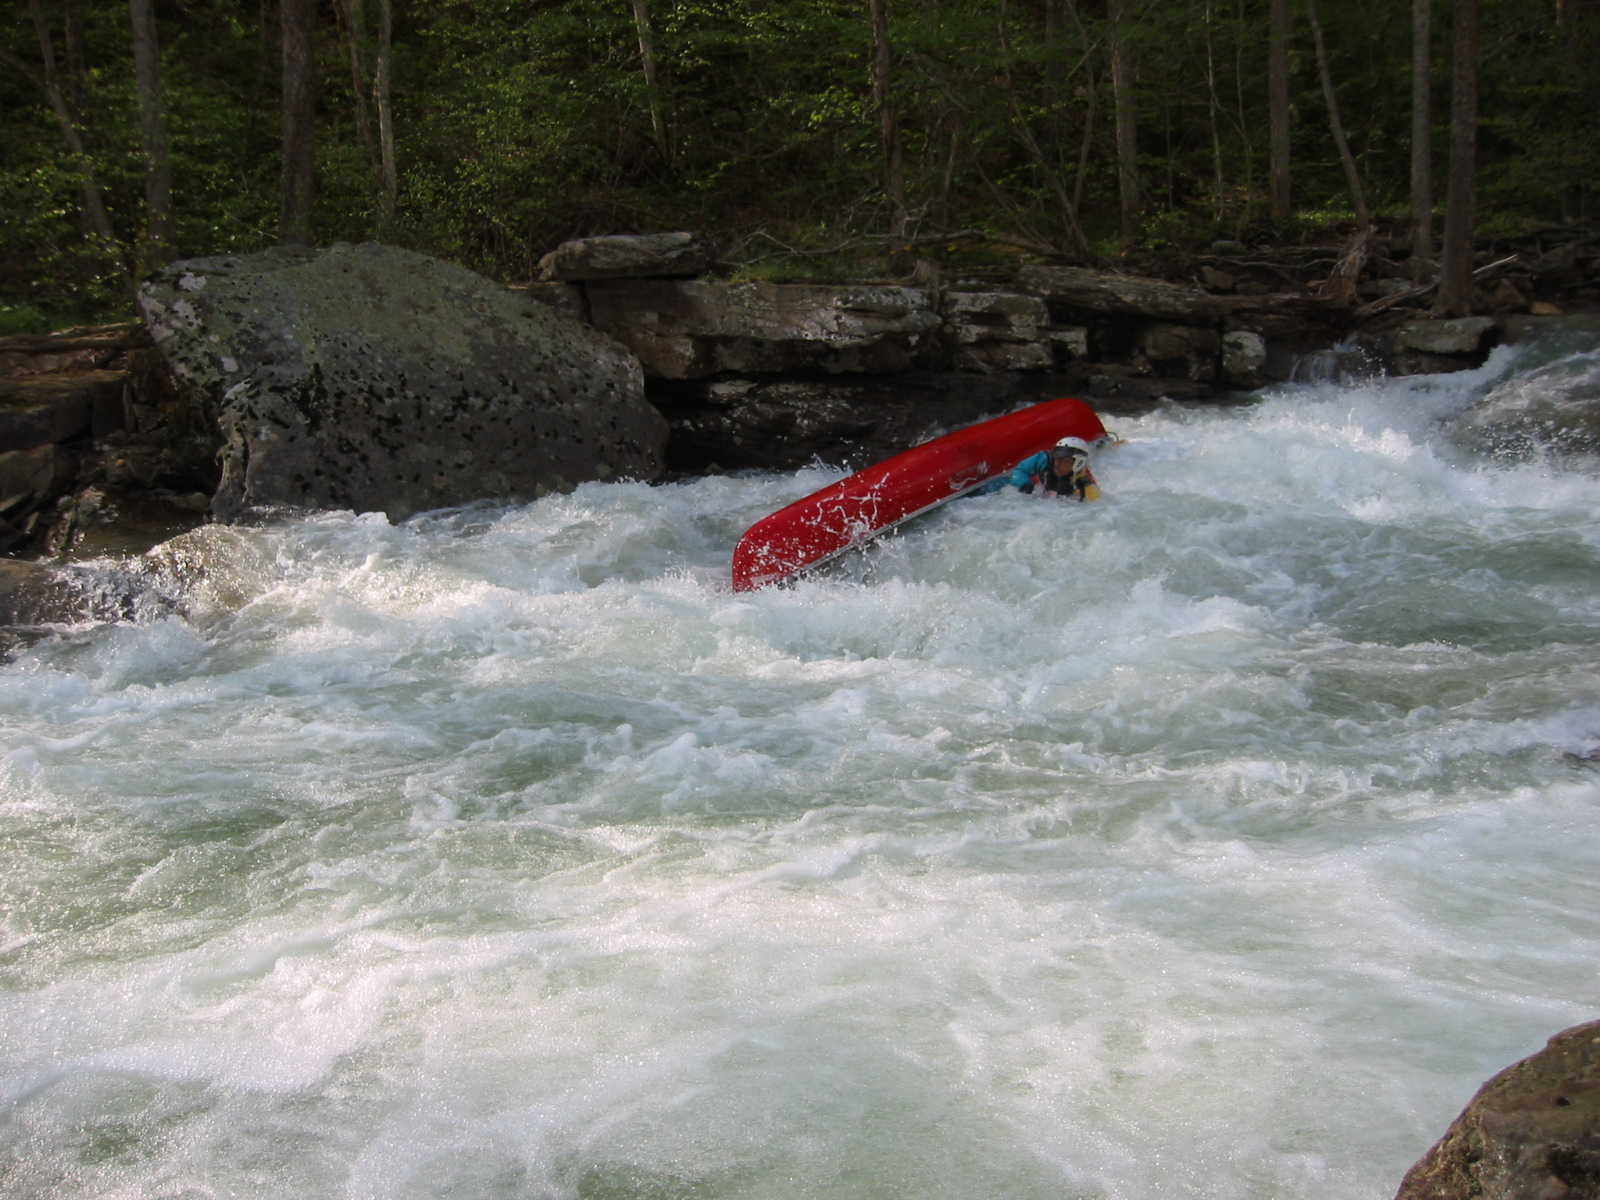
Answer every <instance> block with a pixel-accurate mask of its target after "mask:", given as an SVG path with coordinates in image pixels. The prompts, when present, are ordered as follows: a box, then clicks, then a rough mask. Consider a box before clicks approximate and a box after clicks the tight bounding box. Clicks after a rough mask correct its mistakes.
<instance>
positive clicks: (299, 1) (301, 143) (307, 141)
mask: <svg viewBox="0 0 1600 1200" xmlns="http://www.w3.org/2000/svg"><path fill="white" fill-rule="evenodd" d="M316 16H317V6H316V2H315V0H283V2H282V4H281V5H280V6H279V21H280V24H281V26H282V28H281V31H280V33H281V37H282V40H283V175H282V188H283V196H282V200H283V207H282V210H281V214H280V216H279V220H278V240H279V241H281V242H284V243H286V244H289V245H305V246H309V245H311V243H312V232H311V228H312V227H311V207H312V204H313V203H314V202H315V199H316V166H317V163H316V120H317V62H316V52H315V38H314V36H313V34H314V26H315V22H316Z"/></svg>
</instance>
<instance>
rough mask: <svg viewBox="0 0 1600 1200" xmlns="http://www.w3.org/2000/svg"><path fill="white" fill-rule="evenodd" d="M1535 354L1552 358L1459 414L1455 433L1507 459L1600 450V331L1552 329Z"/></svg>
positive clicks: (1461, 439)
mask: <svg viewBox="0 0 1600 1200" xmlns="http://www.w3.org/2000/svg"><path fill="white" fill-rule="evenodd" d="M1531 353H1533V354H1536V355H1546V356H1550V357H1551V359H1552V360H1551V361H1546V362H1545V363H1544V364H1543V365H1542V366H1535V367H1533V369H1531V370H1519V371H1518V373H1517V374H1516V375H1514V376H1513V377H1512V378H1510V379H1507V380H1505V381H1504V382H1502V383H1500V384H1498V385H1497V386H1495V387H1493V388H1491V389H1490V390H1489V391H1488V392H1487V393H1486V394H1485V395H1484V396H1483V398H1482V399H1481V400H1479V401H1478V402H1477V403H1476V404H1474V405H1473V406H1472V408H1470V409H1468V410H1467V411H1466V412H1465V413H1462V414H1461V415H1460V416H1459V417H1457V418H1455V420H1454V421H1453V422H1452V423H1451V425H1450V432H1451V434H1452V436H1453V437H1454V438H1455V439H1456V441H1458V442H1459V443H1461V444H1463V445H1465V446H1468V447H1470V448H1472V449H1475V450H1479V451H1482V452H1484V453H1488V454H1493V455H1495V456H1497V457H1501V458H1513V459H1520V458H1530V457H1536V456H1539V455H1543V454H1550V455H1555V456H1558V457H1559V456H1565V455H1600V334H1597V333H1596V332H1595V331H1592V330H1586V329H1583V328H1582V327H1576V328H1570V329H1569V328H1565V327H1562V328H1557V329H1555V330H1552V331H1546V333H1545V334H1544V337H1543V339H1542V344H1540V343H1537V342H1536V343H1535V344H1534V345H1533V346H1532V347H1531Z"/></svg>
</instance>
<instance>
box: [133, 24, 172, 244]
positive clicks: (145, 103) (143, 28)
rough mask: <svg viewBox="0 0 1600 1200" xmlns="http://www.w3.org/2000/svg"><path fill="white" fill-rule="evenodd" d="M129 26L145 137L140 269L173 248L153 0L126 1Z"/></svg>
mask: <svg viewBox="0 0 1600 1200" xmlns="http://www.w3.org/2000/svg"><path fill="white" fill-rule="evenodd" d="M128 16H129V20H130V22H131V23H132V26H133V65H134V75H135V77H136V79H137V82H138V88H139V122H140V130H141V132H142V134H143V138H144V158H145V168H144V211H145V241H144V246H143V248H142V250H141V253H140V259H141V260H142V265H143V266H144V267H145V268H152V267H159V266H161V265H163V264H164V263H167V262H169V261H171V259H172V256H173V253H174V250H175V244H176V238H175V236H174V233H173V222H172V157H171V155H170V154H169V153H168V151H167V121H166V113H165V106H164V104H163V102H162V95H161V40H160V35H159V33H158V31H157V29H156V15H155V9H154V5H153V3H152V0H128Z"/></svg>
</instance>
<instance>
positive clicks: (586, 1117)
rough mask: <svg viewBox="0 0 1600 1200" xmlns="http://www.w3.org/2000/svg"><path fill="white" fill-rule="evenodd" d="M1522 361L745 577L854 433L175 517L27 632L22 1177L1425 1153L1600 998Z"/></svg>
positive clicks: (1297, 399) (1586, 586)
mask: <svg viewBox="0 0 1600 1200" xmlns="http://www.w3.org/2000/svg"><path fill="white" fill-rule="evenodd" d="M1521 369H1523V364H1521V363H1519V362H1518V360H1517V359H1516V358H1515V357H1514V355H1511V354H1508V353H1507V352H1504V351H1501V352H1497V357H1496V358H1495V359H1493V360H1492V362H1491V364H1490V366H1489V367H1487V368H1485V369H1484V370H1483V371H1479V372H1476V373H1472V374H1468V375H1458V376H1450V377H1442V376H1441V377H1430V378H1415V379H1408V380H1392V381H1382V382H1367V383H1359V382H1358V383H1350V382H1346V383H1341V384H1327V383H1324V384H1315V385H1300V386H1295V387H1289V388H1283V389H1279V390H1277V391H1275V392H1273V393H1270V394H1267V395H1265V396H1264V397H1263V398H1262V399H1261V401H1260V402H1259V403H1257V404H1255V405H1253V406H1250V407H1245V408H1227V409H1195V408H1187V409H1178V408H1172V409H1166V410H1161V411H1157V412H1154V413H1151V414H1149V415H1145V416H1141V417H1136V418H1128V419H1116V420H1112V421H1110V422H1109V423H1110V424H1112V426H1113V427H1114V428H1115V429H1116V430H1117V431H1118V432H1120V433H1122V434H1124V435H1125V436H1127V437H1128V438H1129V439H1130V441H1129V443H1128V444H1127V445H1125V446H1123V447H1121V448H1118V449H1115V450H1111V451H1107V452H1105V453H1104V454H1103V455H1102V456H1101V458H1100V459H1099V462H1098V473H1099V475H1100V482H1101V484H1102V486H1103V489H1104V491H1105V499H1104V500H1103V501H1102V502H1101V503H1098V504H1090V505H1068V504H1062V503H1055V502H1049V501H1042V500H1035V499H1033V498H1030V497H1024V496H1021V495H1019V494H1016V493H1009V494H1002V495H995V496H989V497H982V498H977V499H970V500H964V501H961V502H959V503H956V504H953V505H951V506H949V507H947V508H945V509H943V510H941V511H939V512H937V513H934V514H932V515H930V516H928V517H925V518H923V519H921V520H919V521H917V522H914V523H912V524H911V525H909V526H906V527H905V528H904V529H903V530H901V531H900V533H898V534H897V535H895V536H893V537H890V538H888V539H885V540H884V541H883V542H882V543H880V544H878V545H877V546H875V547H873V548H871V549H870V550H868V551H867V552H865V553H860V554H857V555H855V556H853V557H851V558H850V559H848V560H847V561H844V562H842V563H840V564H838V565H837V566H836V567H834V568H830V569H828V570H827V571H825V572H824V573H822V574H820V575H818V576H816V577H813V578H810V579H808V580H806V581H803V582H801V583H800V584H798V585H797V586H794V587H790V588H783V589H772V590H766V591H762V592H757V593H752V594H734V593H733V592H732V591H731V590H730V589H729V587H728V583H727V570H728V558H729V554H730V551H731V549H732V547H733V544H734V542H735V541H736V539H737V537H738V535H739V534H740V532H741V531H742V530H743V529H744V528H745V527H746V526H748V525H749V524H751V523H752V522H754V521H755V520H757V519H758V518H760V517H761V516H763V515H765V514H766V513H767V512H769V511H771V510H773V509H774V508H777V507H779V506H780V505H782V504H785V503H787V502H789V501H790V500H793V499H796V498H798V497H799V496H801V495H803V494H805V493H807V492H809V491H812V490H814V489H815V488H817V487H820V486H822V485H823V484H825V483H828V482H830V481H831V480H832V479H834V478H836V477H837V476H838V472H837V471H836V470H830V469H826V468H823V467H817V468H815V469H808V470H804V471H800V472H798V473H784V474H766V475H753V476H747V477H739V478H713V479H706V480H702V481H697V482H692V483H685V484H679V485H670V486H663V487H655V488H652V487H646V486H642V485H634V484H621V485H615V484H614V485H590V486H584V487H582V488H580V489H578V490H577V491H576V492H574V493H572V494H570V495H566V496H561V497H557V498H551V499H546V500H541V501H539V502H538V503H535V504H531V505H527V506H522V507H514V508H475V509H471V510H467V511H453V512H449V513H441V514H433V515H430V516H428V517H426V518H422V519H418V520H415V521H412V522H409V523H406V524H403V525H400V526H392V525H390V524H388V523H387V522H386V521H385V520H383V519H382V518H381V517H376V516H372V515H358V514H351V513H326V514H320V515H316V516H313V517H310V518H308V519H303V520H294V521H289V522H285V523H280V524H275V525H271V526H269V527H263V528H250V529H221V528H210V529H207V530H203V531H200V532H198V533H197V534H193V535H189V536H188V537H186V538H185V539H183V542H182V543H181V553H180V552H178V551H174V552H172V553H171V554H169V555H168V559H169V560H170V561H171V562H172V563H173V564H174V570H173V572H172V574H171V576H170V578H169V579H168V580H167V581H166V582H165V583H163V584H162V587H163V589H164V590H165V591H167V592H168V593H169V594H170V595H172V596H176V597H179V598H180V599H181V601H182V603H183V605H184V611H183V614H182V615H174V614H173V613H171V612H168V613H166V614H165V615H163V614H162V613H161V612H160V611H159V610H153V611H152V612H151V614H150V615H149V616H147V617H145V618H143V619H141V620H137V621H133V622H129V623H126V624H122V625H115V626H112V625H101V626H98V627H88V626H86V627H83V628H79V629H72V630H66V631H63V632H62V633H61V634H60V635H58V636H56V637H54V638H51V639H49V640H46V641H41V642H38V643H35V644H34V645H32V646H30V647H27V648H25V649H23V650H21V651H19V652H17V653H15V654H14V655H13V656H12V657H11V658H10V659H9V660H8V661H5V662H4V663H0V1196H4V1197H5V1198H6V1200H14V1198H26V1200H31V1198H33V1197H40V1198H50V1200H57V1198H70V1200H76V1198H88V1197H95V1198H118V1200H148V1198H157V1197H159V1198H164V1200H209V1198H214V1197H249V1198H252V1200H256V1198H264V1197H265V1198H278V1197H283V1198H293V1200H322V1198H349V1200H368V1198H371V1200H408V1198H413V1197H464V1198H468V1200H478V1198H485V1200H492V1198H500V1197H519V1198H520V1197H528V1198H537V1200H546V1198H548V1200H557V1198H577V1197H582V1198H585V1200H602V1198H604V1200H625V1198H628V1200H634V1198H637V1200H674V1198H700V1197H708V1198H709V1197H716V1198H723V1197H726V1198H740V1200H744V1198H749V1200H757V1198H802V1197H807V1198H809V1197H828V1198H830V1200H832V1198H856V1197H860V1198H863V1200H865V1198H872V1200H890V1198H900V1197H906V1198H917V1200H930V1198H932V1200H941V1198H948V1200H975V1198H987V1197H995V1198H1003V1200H1031V1198H1041V1200H1043V1198H1050V1200H1060V1198H1073V1200H1078V1198H1081V1200H1098V1198H1105V1200H1110V1198H1118V1200H1150V1198H1152V1197H1162V1198H1166V1200H1171V1198H1173V1197H1193V1198H1195V1200H1244V1198H1255V1200H1279V1198H1282V1197H1292V1196H1315V1197H1318V1200H1377V1198H1387V1197H1389V1196H1392V1195H1393V1193H1394V1190H1395V1188H1396V1186H1397V1185H1398V1183H1399V1181H1400V1178H1401V1176H1402V1175H1403V1174H1404V1172H1405V1170H1406V1168H1407V1167H1408V1166H1410V1164H1411V1163H1412V1162H1414V1161H1415V1160H1416V1159H1417V1158H1418V1157H1419V1156H1420V1155H1421V1154H1422V1153H1423V1151H1424V1150H1426V1149H1427V1147H1428V1146H1429V1145H1430V1144H1431V1143H1432V1142H1433V1141H1434V1140H1435V1139H1436V1138H1437V1137H1438V1136H1439V1135H1440V1134H1441V1133H1442V1132H1443V1130H1444V1128H1445V1126H1446V1125H1447V1124H1448V1123H1449V1122H1450V1120H1451V1119H1452V1118H1454V1116H1455V1115H1456V1113H1457V1112H1458V1111H1459V1110H1460V1109H1461V1107H1462V1106H1463V1105H1464V1104H1465V1103H1466V1101H1467V1100H1468V1099H1469V1098H1470V1097H1471V1095H1472V1093H1473V1091H1474V1090H1475V1089H1476V1088H1477V1087H1478V1086H1479V1085H1480V1084H1481V1083H1482V1082H1483V1081H1484V1080H1486V1079H1487V1078H1488V1077H1489V1076H1490V1075H1492V1074H1494V1073H1495V1072H1497V1071H1498V1070H1500V1069H1501V1068H1503V1067H1505V1066H1507V1065H1508V1064H1510V1063H1511V1062H1513V1061H1514V1060H1516V1059H1518V1058H1521V1057H1523V1056H1525V1055H1527V1054H1529V1053H1532V1052H1533V1051H1535V1050H1537V1049H1538V1048H1539V1047H1540V1046H1542V1045H1543V1043H1544V1041H1545V1039H1546V1038H1547V1037H1549V1036H1550V1035H1551V1034H1554V1033H1555V1032H1557V1031H1559V1030H1561V1029H1563V1028H1565V1027H1567V1026H1570V1025H1573V1024H1575V1023H1577V1022H1579V1021H1583V1020H1589V1019H1593V1018H1595V1017H1596V1016H1600V1012H1597V1007H1600V1002H1597V990H1596V963H1600V837H1597V836H1596V834H1595V826H1596V822H1597V818H1600V770H1596V769H1591V768H1590V767H1587V766H1584V765H1581V764H1578V763H1574V762H1572V761H1570V760H1568V759H1566V758H1564V757H1563V755H1564V753H1582V752H1586V751H1587V750H1588V749H1589V748H1590V747H1592V746H1595V745H1596V744H1600V587H1597V586H1596V585H1597V582H1600V529H1597V525H1596V521H1595V516H1596V513H1597V512H1600V477H1597V476H1596V474H1594V473H1585V472H1584V471H1583V470H1581V469H1576V470H1575V469H1570V468H1569V469H1559V470H1558V469H1553V468H1550V467H1548V466H1542V465H1523V466H1505V465H1497V464H1495V463H1493V462H1490V461H1486V460H1484V459H1481V458H1475V457H1472V456H1470V455H1467V454H1465V453H1463V452H1461V451H1458V450H1456V449H1454V448H1453V447H1452V445H1451V443H1450V442H1449V441H1448V440H1447V439H1446V438H1445V437H1444V436H1443V434H1442V433H1441V432H1440V431H1439V427H1438V420H1439V418H1440V417H1441V416H1443V415H1446V414H1449V413H1451V412H1454V411H1455V410H1457V409H1459V408H1460V407H1461V406H1462V405H1463V404H1464V403H1466V402H1467V401H1468V400H1469V399H1470V397H1471V396H1472V394H1473V393H1474V392H1475V391H1476V390H1478V389H1482V388H1484V387H1486V386H1488V385H1489V384H1490V383H1491V382H1493V381H1494V380H1496V379H1499V378H1502V377H1504V376H1505V375H1507V374H1515V373H1516V372H1517V371H1518V370H1521ZM104 567H105V569H106V570H113V569H116V564H105V565H104Z"/></svg>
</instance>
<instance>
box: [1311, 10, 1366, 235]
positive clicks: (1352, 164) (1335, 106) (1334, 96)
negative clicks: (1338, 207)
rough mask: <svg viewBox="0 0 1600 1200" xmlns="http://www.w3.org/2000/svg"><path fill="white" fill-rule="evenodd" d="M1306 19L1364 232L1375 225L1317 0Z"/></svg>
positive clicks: (1333, 129) (1341, 160)
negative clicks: (1331, 66)
mask: <svg viewBox="0 0 1600 1200" xmlns="http://www.w3.org/2000/svg"><path fill="white" fill-rule="evenodd" d="M1305 3H1306V18H1307V20H1309V21H1310V23H1311V40H1312V42H1313V43H1314V44H1315V46H1316V50H1317V78H1318V79H1320V80H1321V81H1322V99H1323V102H1324V103H1325V104H1326V105H1327V106H1328V131H1329V132H1330V133H1331V134H1332V135H1333V144H1334V146H1335V147H1336V148H1337V149H1338V151H1339V163H1340V165H1341V166H1343V167H1344V180H1345V183H1346V184H1347V185H1348V186H1349V188H1350V203H1351V206H1352V207H1354V209H1355V210H1356V225H1357V226H1358V227H1359V228H1360V229H1362V230H1365V229H1367V228H1368V227H1370V226H1371V224H1372V214H1371V213H1370V212H1369V211H1368V210H1367V193H1366V189H1365V188H1363V187H1362V186H1361V172H1360V171H1359V170H1358V169H1357V167H1356V159H1355V155H1353V154H1351V153H1350V139H1349V138H1347V137H1346V136H1345V133H1344V122H1343V121H1341V120H1340V119H1339V96H1338V93H1336V92H1335V91H1334V89H1333V72H1332V71H1331V70H1329V68H1328V47H1327V45H1326V44H1325V43H1324V41H1323V39H1322V22H1321V21H1320V20H1319V19H1318V18H1317V0H1305Z"/></svg>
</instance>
